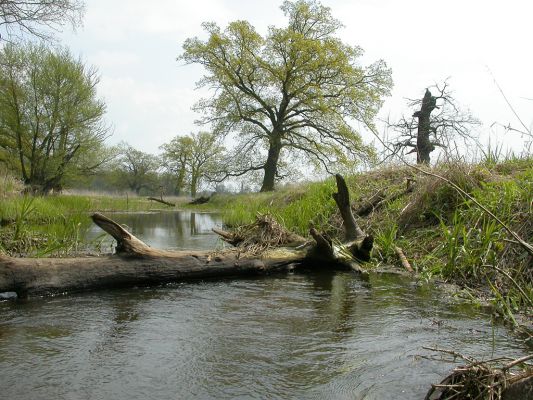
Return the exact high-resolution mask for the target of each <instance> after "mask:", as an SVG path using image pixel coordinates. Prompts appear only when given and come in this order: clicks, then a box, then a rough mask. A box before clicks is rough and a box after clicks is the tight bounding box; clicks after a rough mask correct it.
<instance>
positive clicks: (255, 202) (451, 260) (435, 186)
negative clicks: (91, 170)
mask: <svg viewBox="0 0 533 400" xmlns="http://www.w3.org/2000/svg"><path fill="white" fill-rule="evenodd" d="M433 172H436V173H438V174H440V175H442V176H444V177H445V178H447V179H449V180H450V181H452V182H454V183H455V184H456V185H458V186H459V187H460V188H461V189H463V190H464V191H465V192H467V193H468V194H470V195H471V196H472V197H473V198H474V199H476V200H477V201H478V202H480V203H481V204H483V205H484V206H485V207H487V208H488V209H489V210H490V211H492V212H493V213H494V214H495V215H497V216H498V217H499V218H500V220H501V221H502V222H503V223H504V224H505V225H506V226H507V227H508V228H510V229H512V230H513V231H514V232H516V233H517V234H518V235H519V236H520V237H521V238H522V239H524V240H525V241H527V242H529V243H532V242H533V217H532V212H533V159H532V158H517V159H509V160H506V161H504V162H500V163H495V162H485V163H481V164H476V165H472V164H461V163H453V164H443V165H440V166H439V167H437V168H436V169H434V170H433ZM346 181H347V184H348V186H349V189H350V192H351V197H352V202H353V208H354V210H359V209H361V208H362V207H363V206H364V205H367V204H368V202H369V201H372V200H374V199H382V201H381V202H380V203H378V205H376V206H375V207H369V208H367V211H368V212H367V213H362V214H363V215H361V216H359V217H358V219H359V223H360V225H361V226H362V228H363V229H364V230H365V231H366V232H367V233H369V234H372V235H374V237H375V243H376V246H375V251H374V258H373V261H372V262H371V263H370V264H369V265H368V268H376V267H378V266H380V265H395V266H398V268H401V266H400V262H399V260H398V258H397V255H396V253H395V247H397V246H398V247H401V248H402V249H403V250H404V253H405V255H406V256H407V258H408V260H409V262H410V263H411V265H412V266H413V268H414V269H415V270H416V272H417V273H418V276H419V277H420V278H421V279H426V280H429V279H432V278H437V279H440V280H446V281H449V282H453V283H455V284H458V285H459V286H460V287H461V288H463V291H462V292H463V294H464V295H466V296H470V297H472V298H473V299H474V298H480V297H484V298H485V299H487V300H491V301H493V303H494V304H495V305H496V307H497V310H498V312H499V313H500V314H503V315H506V316H507V317H508V318H509V319H510V320H513V315H514V314H515V313H516V312H517V311H521V312H522V313H528V312H529V313H531V312H532V311H533V307H532V305H533V260H532V257H531V255H529V254H528V253H527V251H525V250H524V248H523V247H521V246H520V245H519V244H518V243H516V241H515V240H514V239H513V238H512V237H510V235H509V234H508V233H507V232H506V230H505V229H504V228H503V226H502V225H501V224H500V223H498V222H497V221H496V220H495V219H494V218H492V217H490V216H488V215H487V214H486V213H485V212H484V211H483V210H482V209H480V208H479V207H478V206H477V205H476V204H474V202H473V201H472V200H470V199H468V198H465V197H464V196H462V195H461V194H459V193H458V192H457V191H456V190H454V189H453V188H452V187H450V185H448V184H447V183H445V182H443V181H441V180H439V179H436V178H434V177H430V176H427V175H424V174H422V173H419V172H417V171H415V170H413V169H410V168H407V167H401V166H397V167H388V168H384V169H379V170H375V171H371V172H367V173H363V174H359V175H354V176H349V177H347V178H346ZM408 181H411V182H412V189H411V190H407V182H408ZM335 190H336V189H335V182H334V179H333V178H331V179H327V180H325V181H323V182H314V183H308V184H301V185H291V186H286V187H283V188H281V189H279V190H277V191H275V192H272V193H254V194H238V195H229V194H217V195H215V196H214V197H212V199H211V201H210V202H209V203H207V204H204V205H201V206H194V207H192V206H187V205H186V204H185V202H184V201H183V200H182V202H181V203H179V201H178V207H187V208H193V209H196V210H203V211H209V210H212V211H214V210H217V211H221V212H223V214H224V220H225V222H226V224H227V225H228V226H237V225H240V224H246V223H250V222H252V221H253V220H254V219H255V216H256V215H257V214H258V213H262V214H266V213H269V214H272V215H273V216H274V217H275V218H276V219H277V220H278V221H279V222H280V223H281V224H282V225H284V226H285V227H286V228H287V229H289V230H292V231H295V232H297V233H299V234H301V235H307V232H308V230H309V227H310V225H313V226H315V227H316V228H317V229H319V230H321V231H325V232H327V233H328V234H329V235H330V236H335V235H337V234H339V229H340V226H341V219H340V216H339V215H338V212H337V209H336V206H335V203H334V201H333V199H332V198H331V193H333V192H334V191H335ZM2 196H3V197H2V199H0V221H1V225H2V226H0V251H2V252H4V253H7V254H11V255H22V256H66V255H69V254H70V255H71V254H73V253H76V252H78V251H80V250H83V247H82V248H80V246H81V245H82V243H81V240H80V238H81V237H82V236H83V235H82V234H83V231H84V230H85V229H87V228H88V227H89V226H90V224H91V221H90V219H89V217H88V216H89V213H90V212H94V211H100V212H110V211H147V210H151V209H161V208H165V206H163V205H161V204H159V203H154V202H150V201H148V200H146V199H145V198H140V197H129V198H128V197H125V196H124V197H110V196H107V197H106V196H73V195H61V196H49V197H24V196H20V195H17V196H14V195H11V196H9V193H3V194H2ZM173 201H175V199H173ZM93 247H94V246H93ZM96 247H97V246H96Z"/></svg>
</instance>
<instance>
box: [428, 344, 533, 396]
mask: <svg viewBox="0 0 533 400" xmlns="http://www.w3.org/2000/svg"><path fill="white" fill-rule="evenodd" d="M423 348H424V349H426V350H431V351H436V352H440V353H442V354H447V355H450V356H453V359H452V360H453V361H455V360H456V359H458V358H459V359H463V360H464V361H466V362H467V363H468V364H466V365H462V366H459V367H456V368H454V369H453V371H452V372H451V373H450V374H449V375H448V376H447V377H446V378H444V380H442V381H441V382H440V383H439V384H433V385H431V389H430V390H429V391H428V393H427V394H426V397H425V400H452V399H486V400H515V399H516V400H518V399H520V400H522V399H523V400H526V399H533V369H532V365H531V364H528V363H527V361H529V360H531V359H533V355H532V354H530V355H528V356H525V357H522V358H518V359H514V360H513V359H509V358H507V357H500V358H495V359H492V360H486V361H478V360H475V359H473V358H471V357H467V356H464V355H462V354H460V353H457V352H456V351H454V350H446V349H439V348H432V347H423ZM504 362H506V363H504Z"/></svg>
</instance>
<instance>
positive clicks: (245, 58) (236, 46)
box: [179, 0, 392, 191]
mask: <svg viewBox="0 0 533 400" xmlns="http://www.w3.org/2000/svg"><path fill="white" fill-rule="evenodd" d="M281 8H282V10H283V11H284V13H285V15H286V16H287V17H288V20H289V21H288V24H287V26H286V27H283V28H277V27H270V29H269V32H268V34H267V35H266V37H262V36H261V35H260V34H259V33H257V32H256V31H255V29H254V27H253V26H252V25H250V23H248V22H246V21H235V22H232V23H230V24H229V25H228V27H227V28H226V29H225V30H222V29H221V28H220V27H218V26H217V25H216V24H215V23H205V24H204V25H203V27H204V29H205V30H206V32H207V34H208V35H209V38H208V39H207V40H206V41H203V40H200V39H198V38H192V39H188V40H187V41H186V42H185V44H184V46H183V47H184V53H183V55H181V56H180V58H179V59H181V60H184V61H185V62H187V63H197V64H200V65H203V66H204V67H205V69H206V71H207V74H206V75H205V76H204V78H203V79H202V80H200V81H199V82H198V86H200V87H209V88H213V89H215V90H216V92H215V93H216V94H215V96H213V97H212V98H209V99H204V100H202V101H200V102H199V103H198V104H197V105H196V109H197V110H198V111H201V112H202V113H203V115H204V117H203V119H202V120H201V122H202V123H212V125H213V129H214V133H215V134H217V135H227V134H230V133H232V132H236V133H237V137H238V145H237V146H236V148H235V149H234V153H233V154H232V155H231V156H230V157H229V158H228V161H231V162H228V163H227V164H228V166H230V168H228V169H227V174H226V176H239V175H243V174H245V173H247V172H249V171H254V170H263V171H264V178H263V185H262V189H261V190H262V191H268V190H272V189H273V188H274V181H275V178H276V177H279V176H280V171H279V169H278V167H279V163H280V161H281V160H282V159H283V157H286V156H289V155H290V154H291V153H292V154H298V155H299V156H300V157H302V156H303V157H304V158H305V159H307V160H309V161H311V162H312V163H314V164H315V165H316V166H317V167H323V168H325V169H326V170H328V171H330V170H331V169H333V168H335V165H337V164H339V165H350V164H353V163H354V162H355V161H356V160H359V159H361V158H364V157H368V155H369V154H370V153H371V148H369V147H368V146H365V145H364V144H363V142H362V140H361V137H360V135H359V133H358V132H357V131H356V129H355V128H354V127H353V126H352V124H351V122H352V121H354V120H355V121H359V122H362V123H363V124H371V123H372V119H373V118H374V116H375V115H376V113H377V112H378V110H379V108H380V106H381V104H382V98H383V97H384V96H386V95H388V94H389V91H390V88H391V87H392V79H391V71H390V70H389V69H388V68H387V66H386V65H385V63H384V62H383V61H381V60H380V61H377V62H375V63H374V64H371V65H370V66H368V67H362V66H360V65H359V58H360V57H361V55H362V54H363V51H362V49H361V48H359V47H355V46H350V45H347V44H345V43H343V42H342V41H341V40H339V39H338V38H337V37H336V36H335V34H336V32H337V31H338V30H339V28H340V27H341V24H340V22H339V21H338V20H336V19H334V18H333V17H332V16H331V13H330V9H329V8H327V7H324V6H322V5H321V4H320V3H318V2H316V1H312V0H310V1H305V0H299V1H296V2H290V1H285V2H284V3H283V5H282V7H281ZM265 156H266V157H265Z"/></svg>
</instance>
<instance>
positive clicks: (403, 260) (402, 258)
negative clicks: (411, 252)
mask: <svg viewBox="0 0 533 400" xmlns="http://www.w3.org/2000/svg"><path fill="white" fill-rule="evenodd" d="M394 251H395V253H396V255H397V256H398V258H399V259H400V262H401V263H402V265H403V267H404V268H405V269H406V270H407V271H409V272H415V271H414V269H413V267H411V264H409V260H407V257H406V256H405V254H404V252H403V250H402V249H401V248H400V247H398V246H394Z"/></svg>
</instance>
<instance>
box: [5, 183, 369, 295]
mask: <svg viewBox="0 0 533 400" xmlns="http://www.w3.org/2000/svg"><path fill="white" fill-rule="evenodd" d="M337 183H338V185H339V192H342V194H341V195H339V194H338V193H336V194H334V197H335V199H336V201H337V204H339V207H340V206H341V205H342V207H344V211H343V218H344V216H346V217H347V218H348V217H349V220H348V222H346V221H345V231H346V238H347V242H346V243H344V244H341V243H333V241H332V240H331V239H329V238H328V237H327V236H325V235H323V234H320V233H319V232H317V231H316V230H315V229H314V228H313V229H311V235H312V237H313V238H314V239H315V242H316V243H315V244H312V242H307V243H304V244H303V245H301V246H299V247H278V248H270V247H269V248H265V249H264V250H263V251H262V252H261V253H260V254H254V253H253V252H246V251H243V250H242V249H239V248H235V249H227V250H223V251H219V252H213V251H170V250H162V249H156V248H153V247H150V246H148V245H147V244H146V243H144V242H143V241H141V240H140V239H138V238H136V237H135V236H134V235H132V234H131V233H130V232H128V231H127V230H126V229H124V228H123V227H122V226H120V225H119V224H118V223H116V222H115V221H113V220H111V219H109V218H107V217H106V216H104V215H102V214H99V213H95V214H93V215H92V219H93V222H94V223H95V224H96V225H98V226H99V227H100V228H102V229H103V230H104V231H105V232H107V233H108V234H109V235H111V236H112V237H113V238H114V239H115V240H116V241H117V246H116V254H114V255H108V256H101V257H78V258H12V257H7V256H0V292H16V293H17V294H18V295H19V296H26V295H46V294H54V293H63V292H72V291H82V290H90V289H100V288H109V287H124V286H138V285H152V284H161V283H166V282H175V281H182V280H196V279H210V278H223V277H237V276H247V275H258V274H268V273H274V272H282V271H287V270H293V269H295V268H299V267H302V266H308V267H309V266H320V267H327V268H331V267H337V268H352V269H354V270H358V271H362V270H361V269H360V268H359V265H358V261H357V260H367V259H368V258H369V255H370V251H371V248H372V243H373V239H372V237H371V236H364V234H363V232H362V230H361V229H360V228H359V226H358V225H357V223H356V221H355V219H354V218H353V215H352V214H351V212H349V213H347V211H346V203H347V204H348V207H347V208H348V210H349V197H348V190H347V188H346V184H345V183H344V180H343V179H342V177H340V176H337ZM343 184H344V188H342V185H343ZM338 199H339V200H338ZM294 237H296V236H294ZM298 238H299V237H298Z"/></svg>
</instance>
